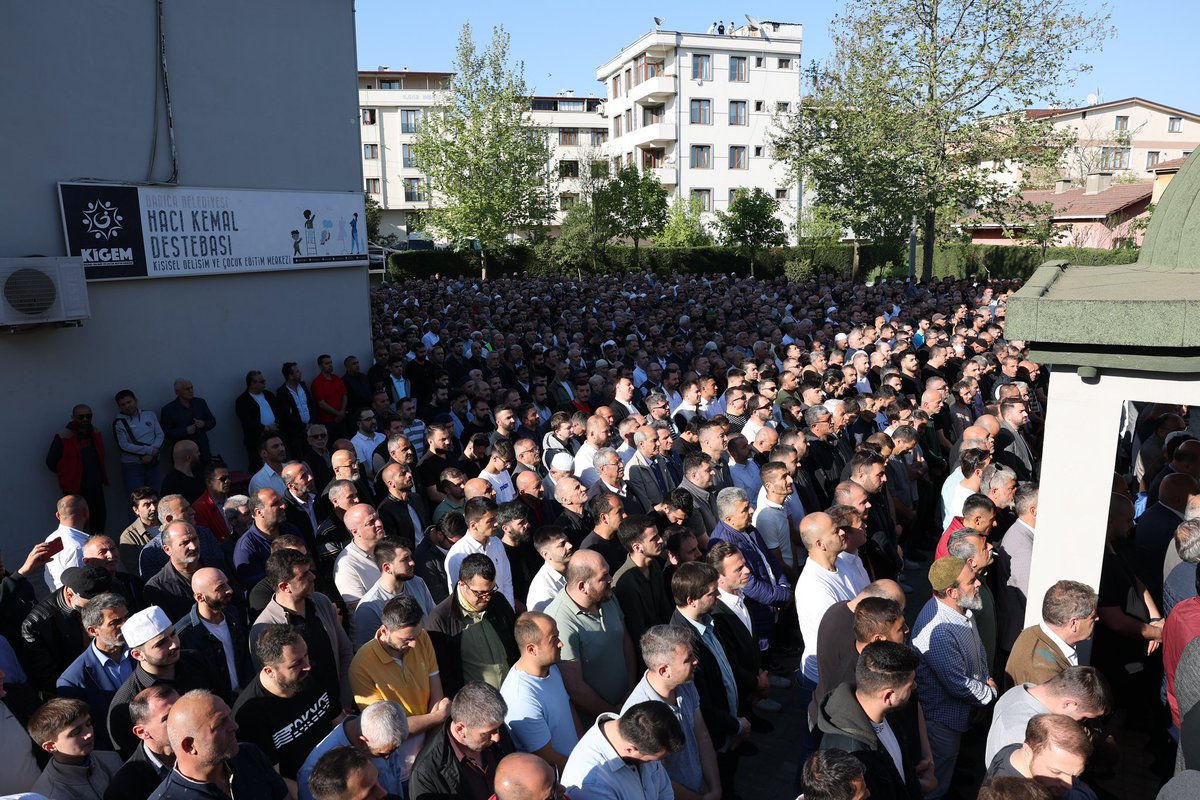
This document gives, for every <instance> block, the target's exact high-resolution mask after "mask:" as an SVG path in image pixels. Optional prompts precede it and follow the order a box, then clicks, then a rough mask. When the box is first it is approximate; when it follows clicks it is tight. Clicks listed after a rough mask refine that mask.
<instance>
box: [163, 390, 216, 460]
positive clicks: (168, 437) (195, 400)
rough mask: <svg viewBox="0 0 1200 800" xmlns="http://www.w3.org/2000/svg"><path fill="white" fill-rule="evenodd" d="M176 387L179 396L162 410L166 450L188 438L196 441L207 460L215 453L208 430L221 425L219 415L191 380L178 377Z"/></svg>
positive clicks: (201, 454) (164, 448)
mask: <svg viewBox="0 0 1200 800" xmlns="http://www.w3.org/2000/svg"><path fill="white" fill-rule="evenodd" d="M174 390H175V399H174V400H172V401H171V402H169V403H167V404H166V405H165V406H163V407H162V409H161V410H159V412H158V421H159V424H161V425H162V430H163V436H164V442H163V450H166V451H167V452H172V451H173V449H174V447H175V443H176V442H178V441H182V440H184V439H187V440H190V441H193V442H195V443H196V445H197V446H198V447H199V448H200V458H201V460H202V461H207V460H208V459H209V457H210V456H211V455H212V448H211V447H209V444H208V432H209V431H211V430H212V429H213V428H215V427H217V419H216V417H214V416H213V413H212V411H210V410H209V408H208V403H207V402H205V400H204V398H203V397H196V389H195V387H194V386H193V385H192V382H191V381H190V380H188V379H187V378H176V379H175V384H174Z"/></svg>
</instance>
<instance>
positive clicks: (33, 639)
mask: <svg viewBox="0 0 1200 800" xmlns="http://www.w3.org/2000/svg"><path fill="white" fill-rule="evenodd" d="M62 582H63V585H62V588H61V589H59V590H57V591H55V592H54V593H53V594H51V595H50V596H49V597H47V598H46V599H45V600H43V601H42V602H40V603H38V604H37V605H36V606H34V608H33V610H32V611H30V612H29V615H28V616H27V617H25V620H24V622H22V623H21V639H22V641H23V642H24V653H23V655H24V658H23V659H22V661H23V664H24V666H25V670H26V674H28V675H29V679H30V681H31V682H32V683H33V685H34V686H36V687H37V688H38V689H41V690H42V691H45V692H49V693H53V692H54V682H55V680H56V679H57V678H58V676H59V675H61V674H62V673H63V671H64V670H66V668H67V667H69V666H71V663H72V662H73V661H74V660H75V659H76V658H78V657H79V654H80V653H82V652H83V651H84V649H86V648H87V646H88V639H87V636H86V635H85V634H84V632H83V625H82V624H81V623H80V621H79V610H80V609H81V608H83V607H84V606H86V605H87V603H88V600H90V599H91V598H93V597H95V596H96V595H98V594H103V593H104V592H107V591H110V585H111V582H110V579H109V575H108V571H107V570H105V569H104V568H103V567H68V568H67V569H65V570H63V573H62Z"/></svg>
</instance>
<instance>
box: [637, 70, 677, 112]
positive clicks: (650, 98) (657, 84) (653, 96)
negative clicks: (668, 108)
mask: <svg viewBox="0 0 1200 800" xmlns="http://www.w3.org/2000/svg"><path fill="white" fill-rule="evenodd" d="M674 96H675V77H674V76H673V75H659V76H657V77H654V78H647V79H646V80H644V81H642V82H641V83H639V84H638V85H637V86H633V87H631V88H630V89H629V93H628V97H629V100H630V101H632V102H634V103H640V104H641V105H644V106H653V105H658V104H659V103H665V102H666V101H667V100H669V99H671V98H672V97H674Z"/></svg>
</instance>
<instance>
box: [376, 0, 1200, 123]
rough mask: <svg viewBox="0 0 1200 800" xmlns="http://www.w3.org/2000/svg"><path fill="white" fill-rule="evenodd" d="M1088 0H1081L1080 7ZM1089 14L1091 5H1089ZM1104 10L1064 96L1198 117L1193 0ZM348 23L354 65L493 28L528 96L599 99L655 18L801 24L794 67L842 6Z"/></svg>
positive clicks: (527, 5) (395, 16)
mask: <svg viewBox="0 0 1200 800" xmlns="http://www.w3.org/2000/svg"><path fill="white" fill-rule="evenodd" d="M1085 2H1090V0H1085ZM1092 5H1093V6H1094V7H1097V8H1098V7H1099V5H1100V3H1099V2H1095V3H1094V4H1092ZM1113 5H1115V8H1113V9H1112V16H1113V24H1114V25H1115V27H1116V29H1117V35H1116V37H1115V38H1113V39H1110V40H1109V41H1108V42H1107V43H1106V45H1105V47H1104V50H1103V51H1101V52H1099V53H1093V54H1091V55H1090V61H1091V63H1092V64H1093V66H1094V68H1095V69H1094V70H1093V72H1092V73H1091V74H1090V75H1085V76H1084V77H1083V78H1082V81H1081V83H1080V84H1079V85H1077V86H1075V87H1074V88H1073V89H1071V90H1069V91H1070V93H1069V94H1068V93H1067V92H1064V95H1065V96H1066V97H1068V98H1071V99H1074V100H1075V101H1076V102H1078V103H1080V104H1082V103H1083V100H1084V98H1086V97H1087V96H1088V95H1089V94H1091V93H1093V92H1096V91H1097V89H1099V93H1100V96H1101V97H1102V99H1104V100H1118V99H1121V98H1123V97H1129V96H1131V95H1138V96H1141V97H1144V98H1146V99H1148V100H1153V101H1156V102H1159V103H1163V104H1166V105H1170V106H1175V107H1177V108H1182V109H1184V110H1186V111H1192V112H1195V113H1200V83H1198V82H1197V81H1196V80H1195V77H1194V75H1193V74H1192V70H1191V69H1190V68H1189V67H1188V64H1190V63H1191V58H1192V56H1193V55H1194V54H1195V48H1196V44H1195V32H1196V31H1197V30H1200V2H1196V0H1140V2H1133V0H1117V1H1116V2H1115V3H1114V4H1113ZM355 6H356V8H357V26H358V65H359V67H360V68H361V69H375V68H376V67H378V66H380V65H386V66H388V67H390V68H392V69H394V70H399V69H400V68H401V67H405V66H407V67H408V68H409V69H411V70H428V71H448V70H449V69H450V66H451V63H452V61H453V59H454V48H455V45H456V43H457V41H458V33H459V30H460V28H461V27H462V24H463V23H464V22H470V23H471V26H472V27H473V28H474V30H475V40H476V42H477V43H479V44H481V45H482V44H485V43H486V42H487V40H488V39H490V37H491V29H492V26H494V25H498V24H499V25H503V26H504V27H505V29H506V30H507V31H508V32H509V33H510V34H511V36H512V55H513V57H514V58H515V59H520V60H522V61H524V62H525V78H526V81H527V83H528V84H529V86H530V88H531V89H533V90H534V91H535V92H536V93H538V94H557V93H558V92H559V90H561V89H574V90H575V92H576V94H580V95H588V94H595V95H599V94H600V92H601V88H602V87H601V86H600V84H599V83H598V82H597V81H596V77H595V75H596V67H597V66H599V65H600V64H602V63H604V62H605V61H607V60H608V59H610V58H612V57H613V56H614V55H616V53H617V52H619V51H620V49H621V48H622V47H624V46H625V45H627V44H629V43H630V42H632V41H633V40H634V39H636V38H637V37H638V36H640V35H642V34H643V33H645V32H646V31H648V30H650V29H651V28H652V27H654V20H653V17H654V16H655V15H657V16H660V17H664V18H665V19H666V22H665V23H664V25H663V27H664V28H666V29H669V30H683V31H704V30H707V28H708V26H709V25H710V24H711V23H712V22H713V21H714V20H724V21H725V22H728V21H729V19H730V17H731V15H733V13H734V9H739V11H738V13H737V16H736V18H737V21H738V22H739V23H744V22H745V16H743V12H744V11H749V12H750V13H752V14H754V15H755V16H757V17H759V18H760V19H770V20H776V21H781V22H799V23H802V24H803V25H804V39H805V41H804V61H805V63H807V62H808V61H810V60H811V59H813V58H818V59H820V58H823V57H825V56H826V55H827V54H828V52H829V48H830V43H829V23H830V21H831V20H832V19H833V16H834V14H835V13H837V12H838V11H840V10H841V9H842V7H843V4H842V3H840V2H831V0H808V2H794V1H793V2H774V1H773V0H772V1H771V2H760V3H758V4H757V5H754V6H753V7H744V8H742V7H740V6H737V5H731V4H729V3H715V2H711V1H710V0H694V2H688V3H683V2H680V0H673V1H672V2H664V0H658V2H657V3H655V2H651V3H645V2H637V0H603V2H598V3H592V2H582V3H580V2H576V3H572V2H566V3H548V2H541V1H540V0H525V2H517V3H500V2H496V0H489V1H488V2H481V1H480V0H450V2H447V3H445V5H442V4H441V3H434V5H427V4H426V2H421V0H418V1H417V2H411V1H404V2H402V1H401V0H355Z"/></svg>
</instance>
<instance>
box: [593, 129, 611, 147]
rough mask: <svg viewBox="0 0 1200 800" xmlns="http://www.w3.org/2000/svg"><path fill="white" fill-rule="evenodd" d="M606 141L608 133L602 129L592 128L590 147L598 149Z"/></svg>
mask: <svg viewBox="0 0 1200 800" xmlns="http://www.w3.org/2000/svg"><path fill="white" fill-rule="evenodd" d="M607 141H608V131H606V130H605V129H604V128H592V147H599V146H600V145H602V144H604V143H605V142H607Z"/></svg>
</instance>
